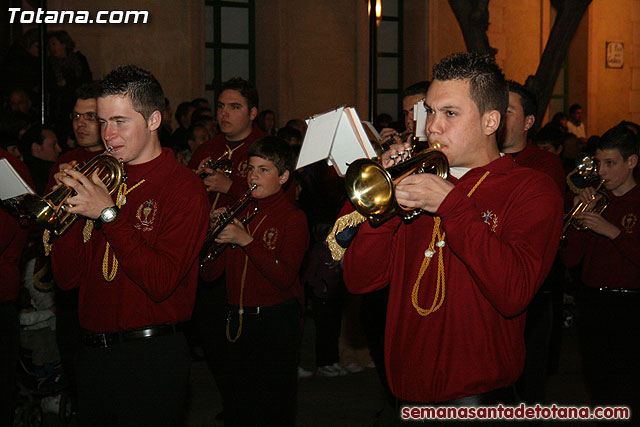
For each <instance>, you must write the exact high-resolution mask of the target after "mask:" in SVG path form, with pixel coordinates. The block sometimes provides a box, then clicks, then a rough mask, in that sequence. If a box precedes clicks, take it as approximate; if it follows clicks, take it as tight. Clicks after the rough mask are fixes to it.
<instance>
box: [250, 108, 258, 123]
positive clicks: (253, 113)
mask: <svg viewBox="0 0 640 427" xmlns="http://www.w3.org/2000/svg"><path fill="white" fill-rule="evenodd" d="M257 116H258V109H257V108H256V107H251V110H249V118H250V119H251V121H254V120H255V119H256V117H257Z"/></svg>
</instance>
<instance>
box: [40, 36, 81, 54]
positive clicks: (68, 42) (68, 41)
mask: <svg viewBox="0 0 640 427" xmlns="http://www.w3.org/2000/svg"><path fill="white" fill-rule="evenodd" d="M51 38H56V39H57V40H58V41H59V42H60V43H62V44H63V45H64V46H65V47H66V48H67V53H71V52H73V49H75V48H76V44H75V43H74V42H73V39H72V38H71V36H70V35H69V33H67V32H66V31H64V30H60V31H52V32H50V33H49V34H47V41H48V40H49V39H51Z"/></svg>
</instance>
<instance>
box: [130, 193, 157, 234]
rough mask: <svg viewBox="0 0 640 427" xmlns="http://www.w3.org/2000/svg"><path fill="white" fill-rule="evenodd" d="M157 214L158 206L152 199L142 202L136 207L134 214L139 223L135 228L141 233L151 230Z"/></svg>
mask: <svg viewBox="0 0 640 427" xmlns="http://www.w3.org/2000/svg"><path fill="white" fill-rule="evenodd" d="M157 212H158V204H157V203H156V202H155V200H153V199H149V200H147V201H146V202H142V204H141V205H140V206H138V211H137V212H136V218H138V221H140V222H139V223H138V224H136V225H135V227H136V228H137V229H138V230H142V231H151V230H153V221H154V220H155V219H156V213H157Z"/></svg>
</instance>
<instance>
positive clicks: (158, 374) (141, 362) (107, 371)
mask: <svg viewBox="0 0 640 427" xmlns="http://www.w3.org/2000/svg"><path fill="white" fill-rule="evenodd" d="M190 368H191V358H190V354H189V348H188V346H187V343H186V339H185V337H184V335H183V334H182V333H181V332H178V333H176V334H173V335H165V336H158V337H152V338H147V339H139V340H135V341H129V342H123V343H120V344H115V345H113V346H110V347H107V348H100V347H97V348H96V347H89V346H86V345H84V344H81V345H80V346H79V348H78V352H77V354H76V363H75V372H76V381H77V387H78V423H79V425H83V426H92V427H93V426H122V425H131V426H158V425H165V426H175V425H182V424H183V415H184V409H185V401H186V394H187V387H188V382H189V370H190Z"/></svg>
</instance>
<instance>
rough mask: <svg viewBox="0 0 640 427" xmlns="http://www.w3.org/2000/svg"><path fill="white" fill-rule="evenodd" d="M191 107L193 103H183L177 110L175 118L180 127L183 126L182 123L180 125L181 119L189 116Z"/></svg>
mask: <svg viewBox="0 0 640 427" xmlns="http://www.w3.org/2000/svg"><path fill="white" fill-rule="evenodd" d="M190 106H191V103H190V102H187V101H185V102H181V103H180V104H179V105H178V107H177V108H176V113H175V117H176V121H177V122H178V125H180V126H182V123H180V119H181V118H182V117H184V116H186V115H188V114H189V107H190Z"/></svg>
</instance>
